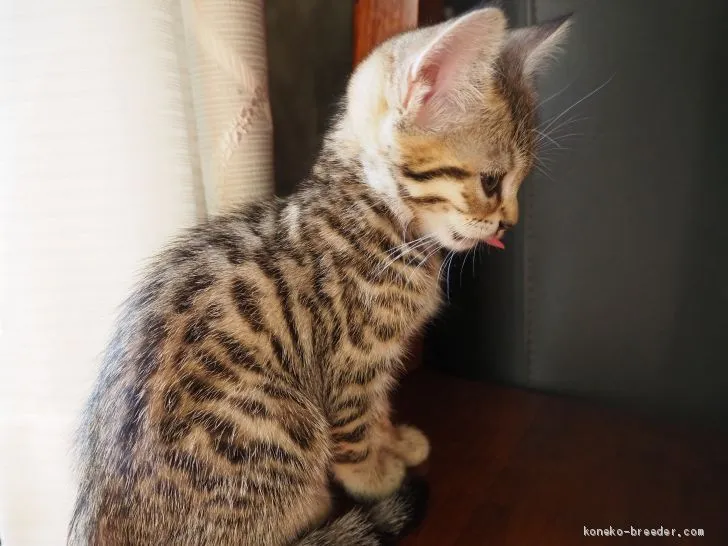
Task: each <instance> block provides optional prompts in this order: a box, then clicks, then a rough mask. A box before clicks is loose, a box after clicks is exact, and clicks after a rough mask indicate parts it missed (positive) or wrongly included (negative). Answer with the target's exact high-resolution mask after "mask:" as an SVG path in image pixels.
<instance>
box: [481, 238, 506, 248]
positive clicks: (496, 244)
mask: <svg viewBox="0 0 728 546" xmlns="http://www.w3.org/2000/svg"><path fill="white" fill-rule="evenodd" d="M485 244H486V245H490V246H494V247H496V248H500V249H501V250H505V248H506V245H504V244H503V241H501V240H500V239H496V238H495V237H491V238H490V239H486V240H485Z"/></svg>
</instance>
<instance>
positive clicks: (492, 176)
mask: <svg viewBox="0 0 728 546" xmlns="http://www.w3.org/2000/svg"><path fill="white" fill-rule="evenodd" d="M504 176H505V174H503V173H480V183H481V185H482V186H483V191H484V192H485V195H487V196H488V197H490V196H491V195H493V194H494V193H495V192H496V191H497V190H498V186H500V183H501V181H502V180H503V177H504Z"/></svg>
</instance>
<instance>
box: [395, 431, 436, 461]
mask: <svg viewBox="0 0 728 546" xmlns="http://www.w3.org/2000/svg"><path fill="white" fill-rule="evenodd" d="M395 438H396V439H395V442H396V446H395V447H394V450H393V451H395V452H396V453H397V455H399V457H400V458H401V459H402V460H403V461H404V462H405V464H406V465H407V466H417V465H418V464H420V463H422V462H424V461H425V460H426V459H427V457H429V455H430V441H429V440H428V439H427V436H425V435H424V433H423V432H422V431H421V430H419V429H417V428H415V427H412V426H409V425H398V426H397V432H396V435H395Z"/></svg>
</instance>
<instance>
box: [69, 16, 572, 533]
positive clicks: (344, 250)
mask: <svg viewBox="0 0 728 546" xmlns="http://www.w3.org/2000/svg"><path fill="white" fill-rule="evenodd" d="M566 26H567V25H566V24H565V22H564V21H559V22H554V23H551V24H547V25H544V26H540V27H536V28H530V29H523V30H517V31H507V30H506V28H505V27H506V21H505V18H504V16H503V13H502V12H501V11H500V10H498V9H495V8H485V9H480V10H476V11H473V12H471V13H469V14H468V15H466V16H464V17H461V18H459V19H456V20H454V21H451V22H447V23H444V24H442V25H438V26H434V27H430V28H425V29H420V30H416V31H413V32H410V33H407V34H404V35H401V36H398V37H396V38H394V39H392V40H390V41H388V42H387V43H385V44H384V45H382V46H381V47H379V48H378V49H377V50H376V51H375V52H374V53H373V54H372V55H371V56H370V57H369V58H368V59H367V60H366V61H364V62H363V63H362V64H361V65H360V66H359V68H358V69H357V70H356V72H355V74H354V76H353V77H352V79H351V82H350V84H349V88H348V91H347V96H346V101H345V107H344V111H343V112H342V113H341V115H340V116H339V117H338V119H337V121H336V123H335V125H334V127H333V129H332V130H331V132H330V133H329V135H328V136H327V138H326V141H325V143H324V146H323V150H322V152H321V155H320V157H319V159H318V161H317V163H316V164H315V166H314V167H313V169H312V172H311V175H310V177H309V179H308V180H307V181H306V182H305V183H304V184H302V186H301V189H300V190H299V191H298V193H296V194H295V195H293V196H291V197H290V198H288V199H283V200H274V201H270V202H265V203H258V204H254V205H251V206H246V207H243V208H242V209H240V210H239V211H237V212H234V213H232V214H229V215H227V216H222V217H219V218H215V219H213V220H211V221H209V222H208V223H206V224H203V225H201V226H199V227H197V228H195V229H193V230H191V231H189V232H188V233H187V234H186V235H184V236H183V237H182V238H181V239H180V240H179V241H178V242H177V243H176V244H174V245H173V246H172V247H171V248H170V249H168V250H167V251H165V252H164V253H163V254H162V255H161V256H160V257H159V258H158V259H157V261H156V262H155V265H154V266H153V267H152V268H151V269H150V270H149V271H148V274H147V275H146V278H145V280H144V281H143V283H142V284H141V286H140V287H139V288H138V289H137V291H136V292H135V293H134V294H133V295H132V296H131V298H130V299H129V301H128V302H127V304H126V306H125V308H124V311H123V313H122V316H121V317H120V320H119V322H118V328H117V331H116V335H115V337H114V338H113V340H112V342H111V344H110V345H109V347H108V349H107V352H106V355H105V359H104V364H103V370H102V373H101V376H100V378H99V381H98V383H97V386H96V388H95V391H94V393H93V396H92V397H91V400H90V403H89V406H88V409H87V413H86V421H85V424H84V427H83V442H82V466H81V476H80V477H81V484H80V491H79V496H78V501H77V504H76V508H75V512H74V515H73V521H72V523H71V527H70V535H69V543H71V544H77V545H81V544H83V545H87V544H93V545H104V546H120V545H129V546H140V545H160V544H165V545H166V544H179V545H193V544H194V545H216V546H218V545H223V546H224V545H231V546H232V545H235V546H241V545H253V546H273V545H283V544H298V545H310V546H314V545H347V546H351V545H376V544H381V543H383V541H384V540H392V539H396V538H397V537H398V536H400V535H401V533H402V532H403V530H404V529H405V526H406V525H407V523H408V521H409V519H410V518H411V517H412V516H413V514H412V511H413V502H414V500H415V499H414V491H413V490H412V488H411V487H410V486H408V485H407V484H408V482H406V481H403V480H404V478H405V471H406V467H408V466H413V465H417V464H419V463H421V462H422V461H423V460H424V459H425V458H426V457H427V455H428V452H429V445H428V442H427V439H426V438H425V436H424V435H423V434H422V433H421V432H420V431H418V430H417V429H415V428H412V427H409V426H395V425H393V424H392V423H391V422H390V420H389V402H388V396H389V392H390V389H391V388H392V386H393V384H394V382H395V377H396V375H397V370H398V366H399V362H400V359H401V358H402V356H403V352H404V351H405V348H406V346H407V341H408V339H410V337H411V336H412V335H413V334H414V333H415V332H417V331H418V330H419V329H421V328H422V326H423V325H424V324H425V323H426V322H427V321H428V319H430V318H431V317H432V316H433V314H434V313H435V312H436V311H437V309H438V306H439V305H440V289H439V283H438V273H439V267H440V260H441V259H440V257H439V253H438V252H437V251H438V250H439V249H441V248H446V249H449V250H458V251H460V250H465V249H469V248H472V247H473V246H474V245H476V244H477V243H478V242H480V241H483V242H486V243H489V244H491V245H495V246H501V243H500V238H501V237H502V235H503V233H504V230H505V229H507V228H508V227H509V226H511V225H513V224H514V223H515V222H516V219H517V201H516V192H517V190H518V187H519V185H520V183H521V181H522V180H523V179H524V177H525V176H526V174H527V173H528V171H529V169H530V168H531V165H532V162H533V154H534V123H535V96H534V87H533V78H534V75H535V73H536V71H537V69H538V68H539V67H540V66H541V64H542V61H544V60H545V59H546V58H547V57H549V56H550V55H551V54H552V53H553V51H554V48H555V47H556V46H557V44H558V43H559V42H560V41H561V39H562V37H563V35H564V31H565V28H566ZM330 478H333V479H334V480H335V481H336V482H338V483H339V484H340V485H341V486H343V488H344V489H345V490H346V491H348V492H349V493H350V494H351V495H352V496H354V497H356V498H359V499H362V500H365V501H369V502H366V503H364V504H362V506H360V507H359V508H357V509H355V510H354V511H352V512H349V513H347V514H344V515H343V516H342V517H340V518H338V519H333V520H332V519H330V518H329V512H330V509H331V504H332V502H331V494H330V490H329V480H330ZM403 484H404V485H403ZM324 522H327V523H324Z"/></svg>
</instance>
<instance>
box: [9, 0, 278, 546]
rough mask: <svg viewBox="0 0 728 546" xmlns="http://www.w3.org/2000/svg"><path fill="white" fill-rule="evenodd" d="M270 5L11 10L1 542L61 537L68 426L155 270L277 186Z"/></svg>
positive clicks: (24, 2) (47, 541)
mask: <svg viewBox="0 0 728 546" xmlns="http://www.w3.org/2000/svg"><path fill="white" fill-rule="evenodd" d="M263 29H264V25H263V20H262V5H261V2H260V1H259V0H227V1H222V0H195V1H194V3H193V0H64V1H63V2H59V1H58V0H9V1H8V0H5V1H0V538H1V539H2V544H3V546H15V545H39V546H53V545H61V544H64V543H65V534H66V526H67V523H68V519H69V514H70V510H71V506H72V503H73V499H74V495H75V481H74V478H73V474H72V467H71V455H70V449H71V439H72V432H73V430H74V428H75V426H76V423H77V422H78V414H79V411H80V409H81V406H82V403H83V401H84V400H85V398H86V396H87V395H88V392H89V390H90V386H91V383H92V381H93V378H94V377H95V375H96V371H97V368H98V364H99V356H100V354H101V352H102V350H103V348H104V345H105V343H106V340H107V339H108V338H109V335H110V332H111V324H112V320H113V318H114V316H115V313H116V309H117V306H118V304H119V303H120V302H121V301H122V300H123V298H124V297H125V295H126V294H127V293H128V291H129V289H130V287H131V285H132V283H133V281H134V280H135V277H136V274H137V272H138V271H139V269H140V267H141V265H142V264H143V263H144V261H145V260H146V259H147V258H148V257H149V256H151V255H152V254H154V253H155V252H156V251H157V250H158V249H159V248H160V247H161V246H162V245H163V244H164V243H165V242H167V241H168V240H169V239H170V238H171V237H172V236H173V235H174V234H175V233H177V232H178V231H179V230H180V229H182V228H183V227H184V226H188V225H191V224H192V223H194V222H195V221H196V220H197V219H199V218H201V217H204V216H206V215H207V214H208V211H209V212H217V211H219V210H222V209H224V208H226V207H229V206H231V205H232V204H234V203H238V202H242V201H245V200H247V199H254V198H257V197H258V196H261V195H265V194H267V193H270V192H271V189H272V183H271V178H272V177H271V157H270V155H271V125H270V115H269V109H268V103H267V96H266V87H265V82H266V70H265V42H264V31H263Z"/></svg>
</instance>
